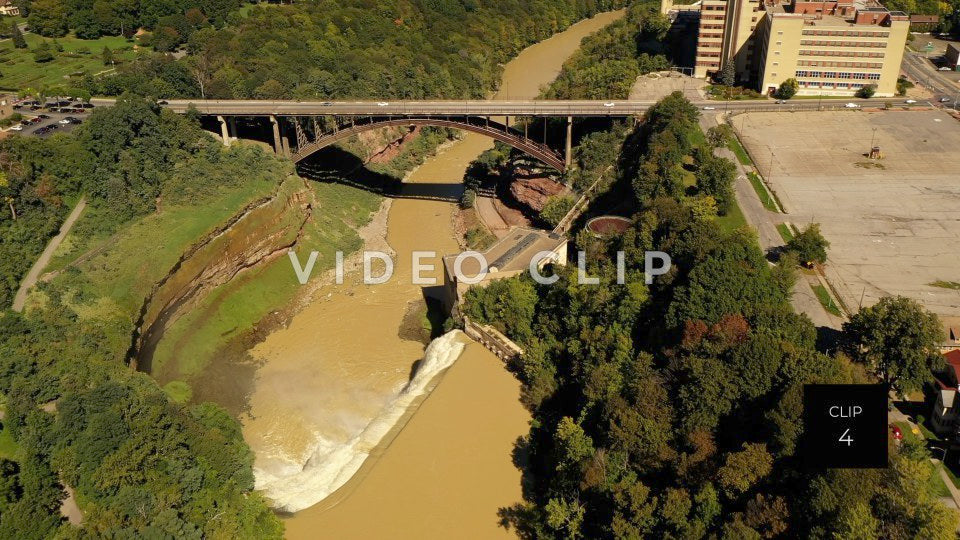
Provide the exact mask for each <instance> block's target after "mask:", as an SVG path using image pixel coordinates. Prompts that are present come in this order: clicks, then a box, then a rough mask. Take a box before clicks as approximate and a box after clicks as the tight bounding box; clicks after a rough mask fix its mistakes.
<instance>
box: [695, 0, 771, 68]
mask: <svg viewBox="0 0 960 540" xmlns="http://www.w3.org/2000/svg"><path fill="white" fill-rule="evenodd" d="M762 17H763V13H762V10H761V8H760V0H703V1H702V2H701V3H700V29H699V32H698V34H697V58H696V65H695V66H694V71H693V73H694V76H695V77H707V76H712V75H714V74H716V73H718V72H719V71H720V69H721V68H722V67H723V66H724V65H725V64H726V62H727V61H732V62H734V65H735V68H736V69H735V71H736V73H737V77H738V78H739V79H741V80H748V79H749V78H750V75H751V74H752V73H753V72H754V71H755V70H754V63H753V48H754V42H753V40H751V39H750V38H751V36H753V35H754V33H755V32H756V28H757V24H758V23H759V20H760V19H761V18H762Z"/></svg>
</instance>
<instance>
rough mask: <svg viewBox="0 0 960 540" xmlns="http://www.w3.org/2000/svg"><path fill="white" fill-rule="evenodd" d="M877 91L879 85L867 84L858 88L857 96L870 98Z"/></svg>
mask: <svg viewBox="0 0 960 540" xmlns="http://www.w3.org/2000/svg"><path fill="white" fill-rule="evenodd" d="M876 93H877V85H875V84H867V85H864V86H863V88H861V89H859V90H857V97H858V98H863V99H870V98H872V97H873V95H874V94H876Z"/></svg>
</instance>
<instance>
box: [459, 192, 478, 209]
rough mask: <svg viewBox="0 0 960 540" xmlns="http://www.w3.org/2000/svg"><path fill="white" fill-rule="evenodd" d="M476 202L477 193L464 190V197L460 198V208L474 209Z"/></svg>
mask: <svg viewBox="0 0 960 540" xmlns="http://www.w3.org/2000/svg"><path fill="white" fill-rule="evenodd" d="M476 202H477V192H476V191H474V190H472V189H467V190H464V192H463V196H461V197H460V208H473V205H474V204H475V203H476Z"/></svg>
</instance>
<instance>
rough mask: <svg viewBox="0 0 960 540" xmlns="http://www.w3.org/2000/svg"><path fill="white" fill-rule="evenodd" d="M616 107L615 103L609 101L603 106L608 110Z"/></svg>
mask: <svg viewBox="0 0 960 540" xmlns="http://www.w3.org/2000/svg"><path fill="white" fill-rule="evenodd" d="M616 105H617V104H616V103H614V102H612V101H608V102H607V103H604V104H603V106H604V107H606V108H608V109H609V108H610V107H616Z"/></svg>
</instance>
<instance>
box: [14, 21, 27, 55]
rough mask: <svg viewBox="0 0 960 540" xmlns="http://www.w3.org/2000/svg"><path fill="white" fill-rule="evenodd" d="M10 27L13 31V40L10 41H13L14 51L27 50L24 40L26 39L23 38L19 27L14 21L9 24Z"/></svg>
mask: <svg viewBox="0 0 960 540" xmlns="http://www.w3.org/2000/svg"><path fill="white" fill-rule="evenodd" d="M10 26H11V27H12V29H13V30H12V35H13V38H12V39H13V47H14V48H15V49H26V48H27V40H26V38H24V37H23V32H22V31H21V30H20V25H18V24H17V23H16V22H15V21H14V22H12V23H10Z"/></svg>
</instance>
